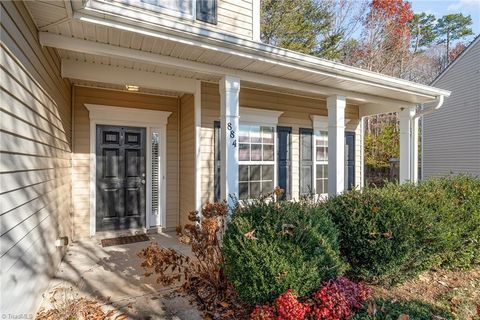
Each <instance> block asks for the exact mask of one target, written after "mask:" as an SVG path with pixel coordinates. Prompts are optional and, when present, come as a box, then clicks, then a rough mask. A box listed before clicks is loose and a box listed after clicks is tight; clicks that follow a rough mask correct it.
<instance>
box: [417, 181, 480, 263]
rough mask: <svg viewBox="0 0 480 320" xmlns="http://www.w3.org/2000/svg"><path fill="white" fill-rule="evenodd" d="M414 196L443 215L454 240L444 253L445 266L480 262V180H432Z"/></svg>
mask: <svg viewBox="0 0 480 320" xmlns="http://www.w3.org/2000/svg"><path fill="white" fill-rule="evenodd" d="M416 191H417V192H415V193H414V195H413V196H414V197H416V198H417V199H418V201H419V202H420V201H421V204H422V206H424V207H425V206H426V207H427V208H430V209H432V210H435V211H437V212H438V213H440V214H441V216H442V217H441V218H442V219H444V220H446V223H448V225H449V226H448V232H449V233H451V234H452V238H453V239H452V242H451V243H449V245H448V246H447V247H446V250H445V251H443V252H440V253H439V255H440V257H439V258H440V259H441V260H442V263H441V264H442V267H444V268H459V269H469V268H472V267H473V266H477V265H480V179H479V178H473V177H471V176H466V175H459V176H455V177H443V178H435V179H429V180H427V181H425V182H422V183H421V184H419V186H418V187H417V190H416Z"/></svg>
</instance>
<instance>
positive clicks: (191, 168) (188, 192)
mask: <svg viewBox="0 0 480 320" xmlns="http://www.w3.org/2000/svg"><path fill="white" fill-rule="evenodd" d="M194 124H195V109H194V97H193V95H191V94H185V95H183V96H182V98H181V99H180V195H179V199H180V212H179V215H180V224H181V225H182V226H184V225H185V224H186V223H187V222H188V219H187V218H188V214H189V212H191V211H193V210H195V126H194Z"/></svg>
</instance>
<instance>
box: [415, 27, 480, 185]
mask: <svg viewBox="0 0 480 320" xmlns="http://www.w3.org/2000/svg"><path fill="white" fill-rule="evenodd" d="M432 85H434V86H436V87H439V88H444V89H448V90H451V91H452V95H451V96H450V97H449V98H448V99H446V101H445V104H444V106H443V107H442V108H441V109H440V110H438V111H437V112H435V113H433V114H429V115H426V116H425V117H424V118H423V139H422V169H423V170H422V173H423V174H422V177H424V178H427V177H431V176H439V175H447V174H451V173H453V174H459V173H468V174H471V175H475V176H480V36H477V38H475V40H473V42H472V43H471V44H470V45H469V46H468V47H467V48H466V49H465V50H464V51H463V52H462V54H461V55H460V56H459V57H458V58H457V59H455V61H453V62H452V63H451V64H450V65H449V66H448V67H447V68H446V69H445V70H444V71H443V72H442V73H441V74H440V75H439V76H438V77H437V78H436V79H435V80H434V81H433V83H432Z"/></svg>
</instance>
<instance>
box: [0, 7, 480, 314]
mask: <svg viewBox="0 0 480 320" xmlns="http://www.w3.org/2000/svg"><path fill="white" fill-rule="evenodd" d="M1 9H2V10H1V28H2V29H1V50H2V51H1V68H2V70H1V90H2V91H1V143H0V146H1V152H2V155H1V193H0V203H1V211H2V212H1V258H0V262H1V295H2V296H1V302H0V310H1V312H2V313H4V314H18V313H29V312H34V311H35V309H36V308H37V306H38V303H39V301H40V299H41V293H42V291H43V290H45V288H46V286H47V284H48V281H49V279H50V278H51V277H52V276H53V275H54V274H55V268H56V266H57V264H58V262H59V260H60V259H61V257H62V255H63V254H64V253H65V247H56V244H58V242H61V241H58V242H56V240H57V239H58V238H60V237H68V238H69V239H81V238H84V237H92V236H96V237H104V236H106V235H109V234H112V233H114V232H117V233H118V232H133V231H136V230H137V231H138V230H145V229H159V230H161V231H164V230H174V229H175V227H176V225H178V224H180V223H182V224H183V223H185V222H186V221H187V215H188V212H189V211H191V210H195V209H198V208H200V207H201V206H202V204H204V203H206V202H208V201H214V200H216V199H229V198H230V197H229V195H234V196H239V198H240V199H244V198H247V197H250V196H255V195H258V194H260V193H263V192H269V191H271V190H272V189H273V187H275V186H280V187H282V188H283V189H285V191H286V195H287V197H288V198H289V199H298V198H299V197H300V196H301V195H302V194H309V193H314V194H318V195H319V196H323V195H325V194H332V195H334V194H338V193H340V192H342V191H343V190H345V189H349V188H352V187H361V186H362V185H363V169H362V168H363V153H362V150H363V137H362V118H363V117H365V116H368V115H372V114H378V113H384V112H400V122H401V138H400V139H401V142H400V144H401V154H400V179H401V181H406V180H415V179H416V170H415V166H412V165H411V164H412V163H415V156H416V152H415V150H416V148H415V147H414V146H415V142H414V140H415V138H416V132H417V130H415V129H412V127H413V128H414V127H415V126H416V122H415V121H413V117H414V115H415V112H416V111H415V106H416V105H417V104H420V103H428V102H433V101H440V102H441V101H442V99H443V97H444V96H448V95H449V92H448V91H446V90H442V89H436V88H433V87H430V86H425V85H420V84H416V83H412V82H408V81H405V80H401V79H396V78H392V77H388V76H384V75H381V74H378V73H373V72H369V71H365V70H361V69H358V68H353V67H349V66H346V65H342V64H339V63H336V62H331V61H327V60H323V59H319V58H316V57H312V56H307V55H303V54H299V53H295V52H292V51H288V50H284V49H281V48H277V47H273V46H270V45H266V44H262V43H261V42H260V41H259V34H260V26H259V24H260V22H259V20H260V12H259V10H260V9H259V1H258V0H217V1H215V0H208V1H207V0H204V1H193V0H190V1H187V0H182V1H180V0H178V1H173V0H172V1H166V2H165V1H155V0H111V1H101V0H90V1H81V0H71V1H70V0H66V1H50V0H43V1H27V2H22V1H2V2H1ZM477 123H478V122H477ZM412 132H413V133H415V134H413V135H412V134H411V133H412ZM73 258H74V257H73Z"/></svg>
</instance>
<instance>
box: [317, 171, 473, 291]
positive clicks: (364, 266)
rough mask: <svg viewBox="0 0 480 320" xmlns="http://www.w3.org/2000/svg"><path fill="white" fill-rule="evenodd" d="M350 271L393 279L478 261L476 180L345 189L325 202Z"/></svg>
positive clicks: (366, 276)
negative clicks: (343, 192)
mask: <svg viewBox="0 0 480 320" xmlns="http://www.w3.org/2000/svg"><path fill="white" fill-rule="evenodd" d="M324 206H325V209H326V210H327V211H328V212H329V214H330V215H331V217H332V220H333V221H334V223H335V224H336V225H337V228H338V229H339V232H340V251H341V254H342V255H343V256H344V257H345V259H346V260H347V261H348V263H349V264H350V266H351V269H350V270H349V273H350V276H351V277H354V278H359V279H363V280H367V281H371V282H380V283H383V284H394V283H397V282H401V281H404V280H406V279H409V278H411V277H413V276H415V275H417V274H418V273H420V272H422V271H425V270H428V269H430V268H432V267H436V266H440V265H442V266H448V267H462V268H468V267H471V266H473V265H475V264H478V263H479V260H480V257H479V255H480V245H479V242H480V179H478V178H472V177H467V176H456V177H445V178H436V179H431V180H427V181H425V182H421V183H419V184H418V185H413V184H404V185H394V184H389V185H387V186H385V187H384V188H381V189H368V188H367V189H365V190H364V191H363V192H358V191H353V192H347V193H345V194H342V195H340V196H337V197H334V198H331V199H329V200H328V201H326V202H325V204H324Z"/></svg>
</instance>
